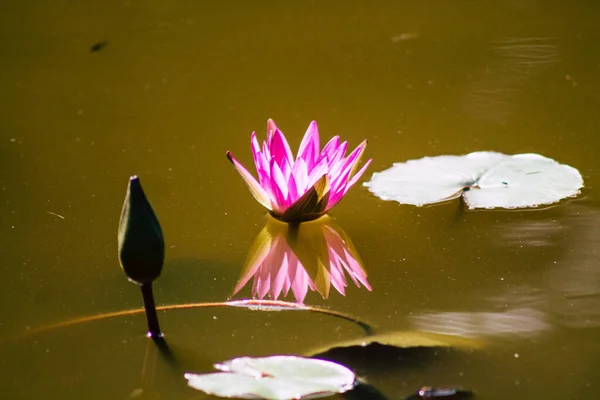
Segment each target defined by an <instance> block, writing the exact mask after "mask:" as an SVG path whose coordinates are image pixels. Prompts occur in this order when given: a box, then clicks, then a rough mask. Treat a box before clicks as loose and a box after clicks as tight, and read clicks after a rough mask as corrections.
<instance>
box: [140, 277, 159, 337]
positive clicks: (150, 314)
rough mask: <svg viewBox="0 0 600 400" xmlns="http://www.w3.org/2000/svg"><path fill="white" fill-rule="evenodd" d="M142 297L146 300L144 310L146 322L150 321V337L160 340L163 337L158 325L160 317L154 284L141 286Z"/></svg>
mask: <svg viewBox="0 0 600 400" xmlns="http://www.w3.org/2000/svg"><path fill="white" fill-rule="evenodd" d="M140 289H141V290H142V297H143V298H144V310H145V311H146V320H147V321H148V335H147V336H148V337H149V338H151V339H153V340H158V339H161V338H162V337H163V334H162V332H161V331H160V326H159V325H158V315H156V304H155V303H154V294H153V293H152V283H143V284H141V285H140Z"/></svg>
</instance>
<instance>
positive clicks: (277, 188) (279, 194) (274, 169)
mask: <svg viewBox="0 0 600 400" xmlns="http://www.w3.org/2000/svg"><path fill="white" fill-rule="evenodd" d="M271 184H272V191H273V195H274V197H275V201H276V204H277V206H276V208H277V209H278V210H280V211H283V210H284V209H285V208H286V207H287V206H288V205H289V204H291V203H289V204H288V201H287V198H288V183H287V181H286V180H285V176H284V175H283V172H281V169H280V168H279V165H278V164H277V162H276V161H275V158H274V157H273V158H272V159H271ZM274 207H275V206H274Z"/></svg>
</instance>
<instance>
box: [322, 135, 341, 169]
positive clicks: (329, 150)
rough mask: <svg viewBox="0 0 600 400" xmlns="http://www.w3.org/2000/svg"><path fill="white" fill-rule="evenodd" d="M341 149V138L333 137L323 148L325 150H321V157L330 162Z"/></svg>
mask: <svg viewBox="0 0 600 400" xmlns="http://www.w3.org/2000/svg"><path fill="white" fill-rule="evenodd" d="M339 147H340V137H339V136H334V137H332V138H331V139H330V140H329V142H327V144H326V145H325V146H324V147H323V150H321V156H320V157H321V158H327V160H328V161H331V159H332V157H333V155H334V154H335V152H336V150H337V149H338V148H339ZM330 165H331V164H330Z"/></svg>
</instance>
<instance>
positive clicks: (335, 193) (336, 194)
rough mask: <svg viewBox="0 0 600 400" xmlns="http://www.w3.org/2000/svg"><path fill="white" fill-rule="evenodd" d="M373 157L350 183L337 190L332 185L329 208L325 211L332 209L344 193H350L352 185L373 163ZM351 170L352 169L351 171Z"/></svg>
mask: <svg viewBox="0 0 600 400" xmlns="http://www.w3.org/2000/svg"><path fill="white" fill-rule="evenodd" d="M371 161H372V159H370V160H369V161H367V162H366V163H365V165H363V167H362V168H361V169H360V171H358V172H357V173H356V174H355V175H354V176H353V177H352V178H351V179H350V181H348V183H346V184H345V185H342V186H340V187H337V188H336V189H335V190H334V189H333V185H332V190H331V195H330V197H329V202H328V203H327V208H325V212H327V211H329V210H331V209H332V208H333V206H335V205H336V204H337V203H338V202H339V201H340V200H341V199H342V197H344V195H345V194H346V193H348V190H350V188H351V187H352V186H354V184H355V183H356V182H357V181H358V180H359V179H360V177H361V176H362V175H363V174H364V173H365V171H366V170H367V167H368V166H369V164H371ZM350 172H351V171H350Z"/></svg>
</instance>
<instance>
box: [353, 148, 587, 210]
mask: <svg viewBox="0 0 600 400" xmlns="http://www.w3.org/2000/svg"><path fill="white" fill-rule="evenodd" d="M364 186H366V187H368V188H369V191H371V192H372V193H373V194H375V195H376V196H377V197H379V198H381V199H383V200H395V201H397V202H399V203H401V204H412V205H416V206H422V205H425V204H434V203H440V202H443V201H447V200H451V199H455V198H457V197H460V196H462V197H463V199H464V201H465V203H466V204H467V206H468V207H469V208H470V209H475V208H487V209H491V208H496V207H500V208H508V209H511V208H524V207H537V206H540V205H544V204H551V203H555V202H557V201H559V200H561V199H564V198H567V197H573V196H576V195H577V194H579V193H580V189H581V188H582V187H583V178H582V177H581V174H580V173H579V171H577V170H576V169H575V168H573V167H570V166H568V165H565V164H559V163H558V162H556V161H555V160H552V159H550V158H547V157H544V156H541V155H539V154H516V155H506V154H502V153H496V152H489V151H482V152H475V153H470V154H467V155H464V156H438V157H424V158H421V159H418V160H409V161H407V162H404V163H395V164H394V165H393V166H392V167H391V168H389V169H387V170H385V171H382V172H376V173H374V174H373V176H372V177H371V180H370V181H369V182H366V183H365V184H364Z"/></svg>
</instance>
